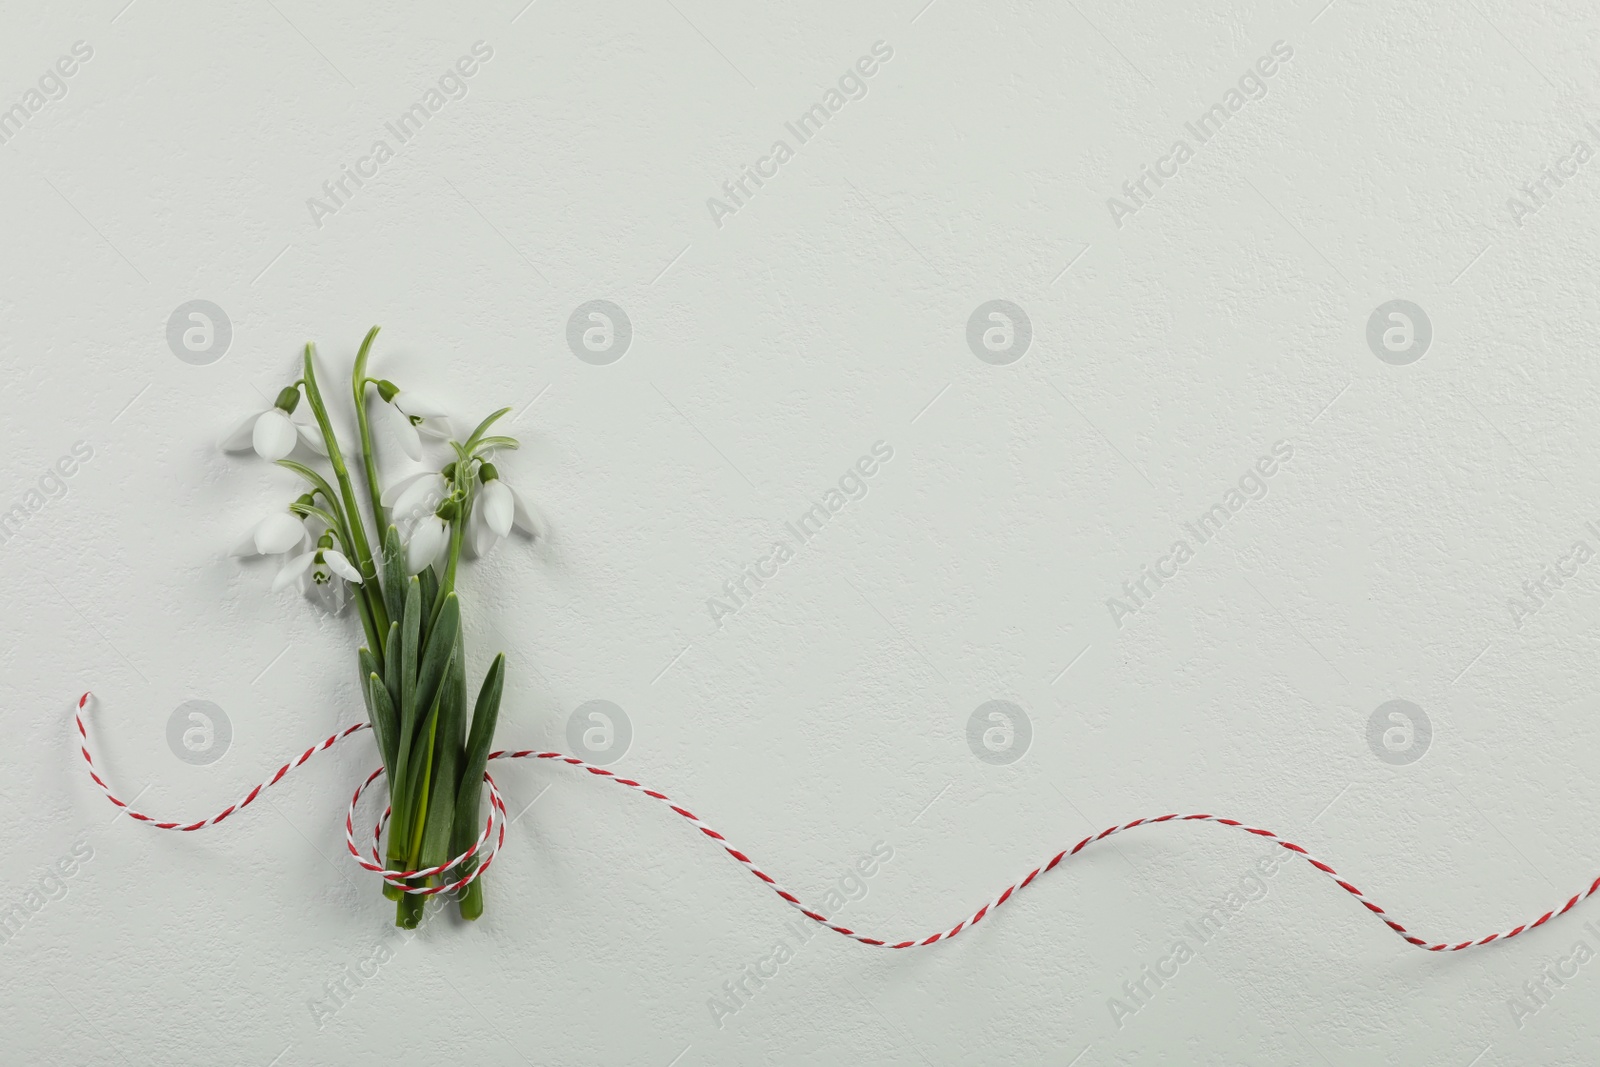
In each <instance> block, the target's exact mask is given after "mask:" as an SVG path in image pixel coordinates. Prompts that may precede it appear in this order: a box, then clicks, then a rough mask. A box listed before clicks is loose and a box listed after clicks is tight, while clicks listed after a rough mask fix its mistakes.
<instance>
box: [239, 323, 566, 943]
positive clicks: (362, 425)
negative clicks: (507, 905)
mask: <svg viewBox="0 0 1600 1067" xmlns="http://www.w3.org/2000/svg"><path fill="white" fill-rule="evenodd" d="M377 336H378V328H377V327H376V326H374V327H373V328H372V329H371V331H369V332H368V333H367V336H366V339H365V340H363V341H362V342H361V349H360V351H359V352H358V353H357V355H356V361H355V368H354V370H353V371H352V373H351V377H350V385H351V399H352V401H353V403H354V409H355V421H356V426H357V429H358V431H359V437H360V441H359V448H360V465H359V469H358V470H357V471H356V472H355V474H354V476H352V472H351V470H350V468H349V467H348V466H347V465H346V463H345V458H344V453H343V452H342V451H341V449H340V447H339V441H338V439H337V437H336V436H335V435H334V431H333V425H332V423H331V422H330V421H329V418H328V408H327V404H326V403H325V401H324V400H323V396H322V391H321V389H320V388H318V386H317V375H316V368H315V366H314V363H315V358H314V357H315V349H314V347H313V346H312V345H310V344H307V345H306V347H305V354H304V358H303V360H302V371H301V377H300V378H299V379H298V380H297V381H295V382H293V383H291V384H289V385H287V386H285V387H284V388H283V390H282V391H281V392H280V393H279V394H278V397H277V400H276V401H275V402H274V404H273V406H272V407H271V408H269V409H267V410H266V411H264V412H258V413H255V414H252V415H251V416H250V417H249V418H248V419H246V420H245V421H244V422H243V423H242V424H240V425H239V427H238V428H237V429H235V430H234V431H233V432H232V433H231V434H229V435H228V437H226V438H225V439H224V440H223V442H222V446H223V448H224V449H226V450H228V451H234V452H245V451H250V450H252V449H253V450H254V451H255V452H256V453H258V454H259V455H260V456H261V457H262V458H264V459H267V460H271V461H273V462H275V463H277V464H278V465H279V466H281V467H285V468H287V469H288V470H291V471H293V472H294V473H295V474H297V475H298V476H299V477H300V478H302V479H303V480H304V482H305V485H306V491H305V492H304V493H303V494H302V495H301V496H299V497H297V498H296V499H295V500H293V501H292V502H291V503H289V505H288V506H287V507H286V508H284V509H282V510H281V511H276V512H274V513H272V514H271V515H268V516H267V517H266V518H265V519H263V520H262V521H261V522H260V523H258V524H257V525H256V527H255V528H254V529H253V530H252V531H251V532H250V535H249V537H248V538H247V539H246V540H245V542H244V543H243V544H242V545H240V546H239V548H238V549H237V550H236V551H235V555H241V556H251V555H265V556H281V557H282V559H283V562H282V565H281V567H280V569H279V570H278V573H277V577H276V578H275V579H274V581H273V589H274V590H281V589H286V588H290V587H298V588H300V589H302V590H303V591H304V592H305V593H306V595H307V596H308V597H309V598H311V599H312V600H313V601H314V602H316V603H317V604H319V605H320V606H322V607H323V608H325V609H326V610H328V611H330V612H335V613H337V612H341V611H343V610H344V609H345V608H346V607H347V606H348V604H349V602H350V601H352V600H353V601H354V602H355V605H356V611H357V613H358V614H359V615H360V616H361V627H362V629H363V630H364V631H365V633H366V639H367V643H366V644H365V645H364V646H363V647H362V648H361V649H360V650H359V651H358V652H357V654H356V655H357V659H358V662H359V666H360V670H361V692H362V695H363V697H364V698H365V700H366V707H367V718H368V721H369V722H370V723H371V725H372V731H373V734H374V736H375V737H376V739H377V744H378V749H379V752H380V753H381V755H382V757H383V766H384V768H385V774H386V775H387V777H388V784H389V798H390V808H391V810H392V814H391V816H390V821H389V825H388V843H387V856H388V859H387V866H388V868H389V869H390V870H391V871H394V872H408V871H418V870H424V869H426V868H429V867H436V866H439V865H440V864H443V863H444V862H445V861H447V860H448V859H450V858H451V857H453V856H458V855H461V854H462V853H464V852H466V851H468V850H469V849H470V848H471V847H472V844H473V842H474V841H475V840H476V839H477V836H478V806H479V799H480V794H481V790H482V787H483V779H484V767H485V764H486V762H487V760H488V756H489V750H490V747H491V744H492V742H493V740H494V730H495V722H496V720H497V718H498V717H499V713H500V693H501V689H502V686H503V684H504V680H505V655H504V653H501V654H500V655H497V656H496V657H495V659H494V662H493V663H492V664H491V665H490V666H489V669H488V672H487V673H486V675H485V677H484V679H483V684H482V685H481V687H480V688H479V690H478V696H477V700H476V702H475V703H473V704H472V706H471V707H470V708H469V707H468V697H467V671H466V650H465V648H464V647H463V640H462V627H461V604H460V599H459V596H458V594H457V592H456V568H457V565H458V564H459V562H460V560H461V555H462V549H463V547H464V546H465V547H468V548H469V549H470V550H471V552H472V554H473V555H482V554H483V553H484V552H486V551H488V549H489V548H490V547H492V546H493V544H494V543H495V542H496V541H498V540H499V539H501V538H504V537H508V536H510V535H511V533H512V531H513V529H516V530H520V531H521V532H522V533H524V534H526V535H528V536H530V537H531V536H536V532H537V531H536V529H535V526H534V522H533V518H532V515H531V514H530V512H529V509H528V506H527V504H526V503H525V502H524V501H523V499H522V497H521V496H520V495H518V494H517V492H516V491H515V490H513V489H512V488H511V487H510V486H509V485H507V484H506V483H505V481H504V480H502V479H501V477H500V474H499V471H497V470H496V469H495V465H494V463H493V462H491V460H492V457H493V456H494V454H495V453H496V452H498V451H501V450H504V449H513V448H516V447H517V442H516V440H515V439H514V438H511V437H506V436H502V435H497V434H492V433H491V432H490V430H491V428H492V427H493V425H494V423H495V422H496V421H497V420H498V419H500V418H501V417H502V416H503V415H505V413H506V412H507V411H509V410H511V409H510V408H501V409H500V410H499V411H496V412H494V413H493V414H491V415H489V416H488V417H487V418H485V419H484V420H483V421H482V422H481V423H479V424H478V427H477V429H475V430H473V431H472V433H471V435H469V436H468V437H467V439H466V440H465V441H458V440H456V439H455V437H454V435H453V433H452V431H451V429H450V424H449V422H448V420H447V419H445V418H444V416H443V413H442V411H441V410H440V409H439V408H437V407H436V406H435V405H432V404H430V403H428V402H427V401H426V400H424V399H423V398H422V396H420V395H418V394H414V393H412V392H410V391H407V390H402V389H400V388H399V387H397V386H396V385H395V384H394V383H393V382H390V381H387V380H383V379H378V378H369V377H368V376H367V357H368V355H369V354H370V352H371V350H372V342H373V340H374V339H375V338H376V337H377ZM302 397H304V399H305V401H306V404H307V406H308V407H309V408H310V409H311V416H312V421H311V422H309V423H308V422H305V421H303V420H297V419H296V418H294V414H295V412H296V410H297V409H298V408H299V406H300V401H301V398H302ZM369 404H370V405H371V408H372V410H371V412H370V414H369V410H368V407H369ZM374 418H376V419H381V420H382V425H383V427H384V429H386V430H387V431H389V432H388V434H387V436H388V437H390V438H391V439H392V440H393V441H394V442H395V443H396V444H397V445H398V447H400V448H401V449H402V450H403V451H404V452H405V453H406V454H407V456H408V457H409V458H410V459H411V460H413V461H415V462H419V463H420V462H421V461H422V460H423V457H424V452H423V440H422V438H423V436H424V435H426V436H428V437H431V438H437V439H440V440H443V441H446V442H448V445H449V449H450V458H449V460H448V462H446V463H444V464H443V466H442V467H440V468H439V469H438V470H433V469H431V468H429V469H424V470H422V471H421V472H420V473H416V474H412V475H410V476H408V477H405V478H402V479H399V480H397V481H395V482H394V483H392V484H391V485H389V486H388V487H386V488H382V487H380V485H379V481H378V465H377V459H376V455H375V453H374V449H373V434H372V428H373V419H374ZM298 445H304V446H305V447H307V448H308V449H310V450H311V451H312V452H314V453H315V454H316V456H318V457H321V460H325V461H326V464H327V466H328V467H329V468H331V473H332V481H331V482H330V481H329V479H328V477H327V476H325V475H324V474H323V473H320V472H319V471H318V470H317V469H316V467H315V466H308V465H307V464H305V463H301V462H299V461H297V460H295V459H292V458H290V457H291V455H292V454H293V453H294V451H295V448H296V447H297V446H298ZM321 460H313V461H312V462H313V463H314V464H316V465H317V466H320V465H321ZM357 481H361V482H363V483H364V484H363V485H362V489H363V490H364V492H358V490H357ZM363 508H365V509H366V510H365V511H363ZM369 520H370V521H371V522H372V523H373V526H372V529H373V530H375V531H382V532H383V538H382V542H381V544H380V545H379V546H378V548H379V551H378V552H376V553H375V552H374V551H373V546H374V544H375V542H374V541H373V540H372V539H371V538H369V537H368V534H367V530H368V527H367V523H368V521H369ZM477 862H478V861H477V859H476V858H469V859H467V860H464V861H462V862H461V863H460V864H459V865H457V866H456V867H455V868H453V869H452V870H450V871H449V872H446V873H445V874H442V875H435V876H434V877H433V879H429V880H426V881H424V880H421V879H411V880H409V881H407V882H406V883H405V884H404V885H402V884H399V882H398V880H393V879H386V880H385V882H384V889H383V891H384V895H385V896H386V897H388V898H389V899H391V900H394V901H395V902H396V915H395V923H396V925H399V926H403V927H407V928H411V927H415V926H416V925H417V923H418V921H419V920H420V919H421V917H422V905H423V899H424V897H423V896H422V895H421V894H419V893H416V892H407V889H406V887H407V886H410V887H413V888H416V887H421V886H425V885H427V884H429V883H430V882H431V884H433V885H438V884H441V880H442V879H445V878H448V880H449V881H450V882H454V881H457V880H459V879H461V878H464V877H466V876H467V875H469V874H471V873H472V871H473V870H474V869H475V867H476V864H477ZM458 905H459V907H460V910H461V915H462V917H463V918H467V919H476V918H477V917H478V916H479V915H481V914H483V880H482V878H481V877H480V878H477V879H475V880H474V881H472V882H471V883H470V884H469V885H467V886H466V888H465V889H463V890H461V892H460V895H459V898H458Z"/></svg>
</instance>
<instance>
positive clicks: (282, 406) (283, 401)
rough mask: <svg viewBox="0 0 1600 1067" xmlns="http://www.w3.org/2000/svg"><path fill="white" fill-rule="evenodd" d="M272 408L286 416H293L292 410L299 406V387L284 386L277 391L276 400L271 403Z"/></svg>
mask: <svg viewBox="0 0 1600 1067" xmlns="http://www.w3.org/2000/svg"><path fill="white" fill-rule="evenodd" d="M272 406H273V407H275V408H277V409H278V410H280V411H283V412H285V413H286V414H293V413H294V409H295V408H297V407H299V406H300V387H299V386H298V385H286V386H284V387H283V388H282V389H280V390H278V399H277V400H275V401H273V403H272Z"/></svg>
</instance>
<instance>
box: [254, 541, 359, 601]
mask: <svg viewBox="0 0 1600 1067" xmlns="http://www.w3.org/2000/svg"><path fill="white" fill-rule="evenodd" d="M307 571H310V572H311V583H312V584H313V585H327V584H328V583H330V582H332V581H333V580H334V578H336V577H337V578H340V579H343V580H344V581H347V582H354V583H356V584H358V585H359V584H360V583H361V572H360V571H359V570H357V569H356V567H355V565H354V564H353V563H351V562H350V560H349V559H347V558H346V557H345V554H344V553H343V552H340V551H339V550H338V549H336V548H334V547H333V538H332V537H330V536H328V535H327V534H324V535H323V537H322V540H321V541H319V542H318V543H317V547H316V548H313V549H312V550H311V551H310V552H302V553H301V554H300V555H298V556H295V557H294V558H292V559H290V560H289V561H288V562H287V563H285V564H284V565H283V568H282V569H281V570H279V571H278V576H277V577H276V578H274V579H273V580H272V591H273V592H274V593H276V592H279V591H281V590H283V589H286V588H288V587H289V586H290V585H292V584H294V583H295V582H296V581H298V580H299V579H300V578H301V577H302V576H304V575H305V573H306V572H307Z"/></svg>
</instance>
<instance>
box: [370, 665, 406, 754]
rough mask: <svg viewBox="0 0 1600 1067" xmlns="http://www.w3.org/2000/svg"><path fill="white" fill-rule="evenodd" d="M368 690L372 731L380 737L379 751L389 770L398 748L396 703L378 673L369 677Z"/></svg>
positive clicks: (374, 672) (375, 672) (373, 673)
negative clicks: (391, 698)
mask: <svg viewBox="0 0 1600 1067" xmlns="http://www.w3.org/2000/svg"><path fill="white" fill-rule="evenodd" d="M367 688H368V691H369V692H368V696H367V700H368V706H369V707H370V709H371V710H370V711H369V712H368V714H369V715H371V717H372V729H373V731H374V732H375V733H377V735H378V750H379V752H381V753H382V755H383V766H384V768H385V769H387V768H389V767H393V766H394V759H395V749H396V748H397V747H398V738H396V736H395V733H396V731H397V730H398V729H399V722H398V720H397V717H396V715H395V710H394V702H393V701H392V700H390V699H389V689H388V687H387V686H385V685H384V684H383V679H381V678H379V677H378V672H377V671H373V672H372V673H371V674H369V675H367Z"/></svg>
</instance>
